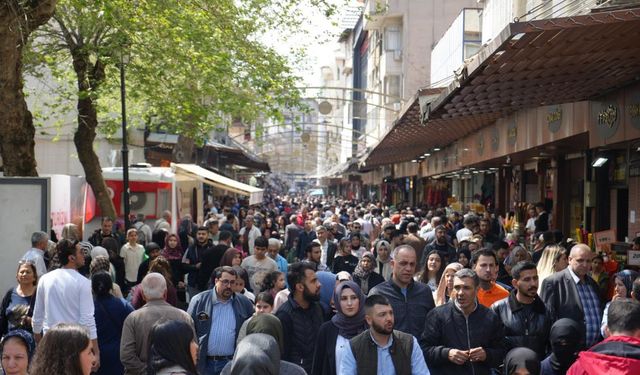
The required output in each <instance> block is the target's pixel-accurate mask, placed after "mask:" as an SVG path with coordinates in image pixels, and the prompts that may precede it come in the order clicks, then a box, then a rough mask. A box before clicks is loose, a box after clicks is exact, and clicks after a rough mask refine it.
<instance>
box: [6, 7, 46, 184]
mask: <svg viewBox="0 0 640 375" xmlns="http://www.w3.org/2000/svg"><path fill="white" fill-rule="evenodd" d="M56 2H57V1H56V0H31V1H20V0H4V1H2V2H1V3H0V154H1V155H2V161H3V171H4V174H5V176H37V175H38V172H37V171H36V158H35V151H34V146H35V141H34V135H35V127H34V125H33V117H32V116H31V112H29V109H28V108H27V103H26V102H25V99H24V93H23V92H22V51H23V47H24V46H25V45H26V44H27V41H28V38H29V36H30V35H31V33H32V32H33V31H34V30H35V29H36V28H38V27H39V26H41V25H43V24H45V23H46V22H47V21H48V20H49V19H50V18H51V16H52V15H53V12H54V10H55V6H56Z"/></svg>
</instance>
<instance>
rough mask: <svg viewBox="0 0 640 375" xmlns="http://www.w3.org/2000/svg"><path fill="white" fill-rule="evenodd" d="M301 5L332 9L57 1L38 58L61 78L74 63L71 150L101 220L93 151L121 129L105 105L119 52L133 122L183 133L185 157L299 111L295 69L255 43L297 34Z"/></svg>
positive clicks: (271, 0) (102, 192) (244, 0)
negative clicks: (237, 124) (247, 127)
mask: <svg viewBox="0 0 640 375" xmlns="http://www.w3.org/2000/svg"><path fill="white" fill-rule="evenodd" d="M305 4H306V5H313V6H321V7H326V8H327V11H330V10H331V9H332V7H331V6H329V5H326V4H325V3H324V1H322V0H304V1H302V2H301V1H298V0H194V1H189V2H175V1H157V0H138V1H135V2H132V1H128V0H109V1H107V0H61V1H60V2H59V4H58V10H57V12H56V14H55V16H54V17H53V20H52V22H50V23H49V24H48V25H47V26H46V27H45V28H43V29H42V31H41V32H40V33H39V38H38V39H37V41H36V42H35V43H34V51H35V52H36V53H35V56H39V57H41V58H43V60H42V61H41V62H43V63H45V64H46V65H47V66H48V68H49V69H50V70H51V71H52V72H54V74H57V75H58V76H60V77H61V76H63V75H64V69H65V64H64V63H63V61H65V59H69V58H70V60H71V68H72V69H73V72H74V75H75V80H76V88H77V117H78V127H77V129H76V131H75V135H74V143H75V145H76V149H77V151H78V157H79V159H80V162H81V164H82V166H83V168H84V171H85V174H86V178H87V182H88V183H89V184H90V185H91V187H92V189H93V191H94V193H95V194H96V198H97V201H98V204H99V206H100V208H101V211H102V213H103V214H104V215H109V216H113V213H115V210H114V208H113V204H112V202H111V200H110V199H109V197H108V194H107V189H106V185H105V183H104V180H103V178H102V174H101V168H100V164H99V160H98V157H97V156H96V154H95V152H94V151H93V142H94V140H95V137H96V132H97V131H99V127H100V128H101V130H102V131H105V132H107V133H108V132H114V131H115V130H116V129H117V127H115V126H113V125H115V123H116V121H113V120H114V119H113V118H110V117H109V116H107V115H106V114H105V112H108V110H107V111H105V110H104V108H101V105H104V104H105V102H107V101H108V100H105V99H107V98H110V97H114V96H116V92H117V87H118V85H119V82H118V80H117V79H116V77H117V76H118V75H117V74H115V73H116V71H117V63H118V62H119V58H118V56H117V55H118V53H123V52H124V53H127V54H129V55H130V56H131V62H130V63H129V65H127V68H126V69H127V77H128V79H127V86H128V96H127V99H128V102H129V101H132V102H134V103H137V104H138V106H136V107H137V108H138V112H137V115H138V116H139V117H140V118H144V119H149V121H150V122H151V123H152V125H154V124H155V126H157V127H158V128H162V129H164V130H167V131H170V132H174V133H176V134H179V135H180V136H181V137H180V138H181V146H182V145H184V147H185V148H184V150H186V152H185V154H187V155H190V154H191V153H192V152H190V151H189V150H192V149H193V142H195V143H198V144H202V143H203V142H204V141H205V139H206V136H207V134H208V133H209V132H210V131H211V130H212V129H215V128H218V127H222V126H224V124H225V123H226V122H229V121H230V119H231V118H232V117H241V118H243V119H244V120H246V121H252V120H255V119H257V118H260V117H276V118H281V117H282V114H281V113H282V111H283V110H285V109H287V108H289V107H292V106H296V105H298V103H299V101H300V93H299V91H298V90H296V89H295V87H297V86H298V82H297V78H296V77H295V76H294V75H293V74H292V73H291V68H290V64H291V63H292V62H291V61H289V60H287V58H285V57H283V56H281V55H279V54H278V53H276V52H275V51H274V50H273V49H271V48H269V47H267V46H266V45H265V44H264V43H263V42H261V41H260V35H261V33H264V32H266V31H267V30H274V29H280V30H291V29H292V28H295V27H297V26H298V25H300V23H301V22H302V13H301V12H300V9H301V7H304V6H305ZM52 57H53V58H52ZM101 110H102V112H103V113H102V115H103V117H102V118H100V115H101ZM113 112H117V111H113ZM151 119H158V120H159V121H157V123H155V122H154V121H152V120H151ZM185 140H187V142H185ZM189 140H193V141H192V142H191V144H190V142H189Z"/></svg>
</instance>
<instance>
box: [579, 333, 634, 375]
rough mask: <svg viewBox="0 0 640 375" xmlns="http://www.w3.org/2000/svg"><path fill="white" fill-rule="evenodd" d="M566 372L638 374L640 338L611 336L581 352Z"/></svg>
mask: <svg viewBox="0 0 640 375" xmlns="http://www.w3.org/2000/svg"><path fill="white" fill-rule="evenodd" d="M567 374H568V375H588V374H608V375H626V374H640V339H637V338H635V337H630V336H611V337H609V338H608V339H606V340H604V341H602V342H601V343H599V344H597V345H595V346H593V347H592V348H591V349H589V350H588V351H584V352H581V353H580V355H579V356H578V360H577V361H576V363H574V364H573V366H571V368H569V371H568V372H567Z"/></svg>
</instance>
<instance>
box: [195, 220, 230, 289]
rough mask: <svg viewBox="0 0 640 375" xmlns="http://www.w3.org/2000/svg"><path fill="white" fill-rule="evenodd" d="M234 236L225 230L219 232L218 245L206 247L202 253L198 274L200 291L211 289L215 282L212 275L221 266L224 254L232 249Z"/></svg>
mask: <svg viewBox="0 0 640 375" xmlns="http://www.w3.org/2000/svg"><path fill="white" fill-rule="evenodd" d="M232 237H233V234H232V233H231V232H229V231H226V230H223V231H220V232H219V236H218V244H217V245H215V246H213V247H206V248H205V250H204V252H203V253H202V257H201V258H202V259H201V260H202V266H200V271H199V272H198V277H197V282H198V290H207V289H209V284H210V283H211V282H213V280H211V275H212V274H213V270H215V269H216V268H218V267H219V266H220V260H221V259H222V256H223V255H224V252H225V251H227V249H228V248H230V247H231V239H232Z"/></svg>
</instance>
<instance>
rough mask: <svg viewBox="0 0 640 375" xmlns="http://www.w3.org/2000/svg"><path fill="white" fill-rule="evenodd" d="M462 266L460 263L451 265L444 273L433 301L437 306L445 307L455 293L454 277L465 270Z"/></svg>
mask: <svg viewBox="0 0 640 375" xmlns="http://www.w3.org/2000/svg"><path fill="white" fill-rule="evenodd" d="M463 268H464V267H463V266H462V264H460V263H458V262H454V263H449V264H448V265H447V266H446V267H445V268H444V271H443V272H442V277H441V278H440V283H439V284H438V289H436V292H435V295H434V297H433V300H434V301H435V303H436V306H440V305H444V304H445V303H447V302H449V299H450V298H451V294H452V293H453V275H454V274H455V273H456V272H458V271H460V270H461V269H463Z"/></svg>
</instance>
